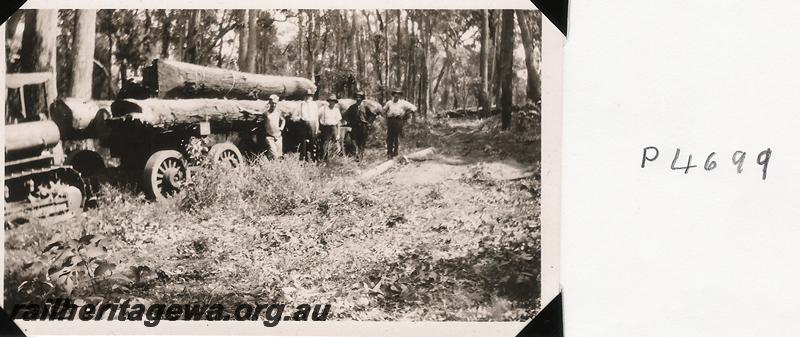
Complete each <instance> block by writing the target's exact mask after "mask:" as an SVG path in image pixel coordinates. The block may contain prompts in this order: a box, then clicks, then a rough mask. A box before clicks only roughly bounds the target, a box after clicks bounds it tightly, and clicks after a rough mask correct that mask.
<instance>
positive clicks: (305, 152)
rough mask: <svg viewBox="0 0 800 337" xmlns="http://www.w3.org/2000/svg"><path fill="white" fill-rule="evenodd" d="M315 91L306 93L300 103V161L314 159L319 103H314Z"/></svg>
mask: <svg viewBox="0 0 800 337" xmlns="http://www.w3.org/2000/svg"><path fill="white" fill-rule="evenodd" d="M314 93H315V90H311V89H309V90H308V92H306V99H305V100H304V101H302V102H300V121H301V133H302V135H301V136H302V137H301V139H302V140H301V141H300V160H309V159H316V147H317V133H318V132H319V103H317V102H316V101H314Z"/></svg>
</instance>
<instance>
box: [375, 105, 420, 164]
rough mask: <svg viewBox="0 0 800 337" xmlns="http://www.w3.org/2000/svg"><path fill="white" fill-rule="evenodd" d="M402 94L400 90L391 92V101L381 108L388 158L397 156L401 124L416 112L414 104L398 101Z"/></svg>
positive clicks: (401, 132)
mask: <svg viewBox="0 0 800 337" xmlns="http://www.w3.org/2000/svg"><path fill="white" fill-rule="evenodd" d="M402 94H403V91H402V90H400V89H394V90H392V99H391V100H390V101H388V102H386V104H384V106H383V111H385V113H386V154H387V155H388V156H389V157H390V158H391V157H395V156H397V153H398V150H399V147H400V136H401V135H402V134H403V124H405V122H406V120H407V119H408V117H409V116H410V115H411V114H413V113H415V112H417V107H416V106H414V104H411V103H410V102H409V101H406V100H404V99H400V96H401V95H402Z"/></svg>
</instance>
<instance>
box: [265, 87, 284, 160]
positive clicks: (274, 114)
mask: <svg viewBox="0 0 800 337" xmlns="http://www.w3.org/2000/svg"><path fill="white" fill-rule="evenodd" d="M280 100H281V99H280V97H278V95H270V96H269V102H267V104H268V106H267V118H265V119H264V128H265V129H266V143H267V157H268V158H269V159H273V160H274V159H278V158H283V137H281V132H282V131H283V128H284V127H285V126H286V120H285V119H283V116H281V112H280V111H278V110H277V109H275V107H277V106H278V102H279V101H280Z"/></svg>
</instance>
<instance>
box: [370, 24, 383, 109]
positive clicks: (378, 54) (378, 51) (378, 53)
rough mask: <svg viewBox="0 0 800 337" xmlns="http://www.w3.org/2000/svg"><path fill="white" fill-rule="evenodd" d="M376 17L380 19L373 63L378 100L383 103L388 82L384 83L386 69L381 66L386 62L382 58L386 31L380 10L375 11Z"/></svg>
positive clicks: (375, 38) (374, 38)
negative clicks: (378, 93)
mask: <svg viewBox="0 0 800 337" xmlns="http://www.w3.org/2000/svg"><path fill="white" fill-rule="evenodd" d="M375 16H377V18H378V32H377V33H375V36H374V37H373V41H375V53H374V54H373V58H372V61H373V63H374V67H375V68H374V70H375V73H376V74H377V76H378V84H379V87H378V88H379V89H380V95H379V97H378V100H379V101H380V102H381V103H383V102H384V101H385V97H384V92H385V90H384V88H386V82H385V81H384V79H385V77H384V72H383V71H384V69H383V67H382V66H381V65H382V64H383V62H384V57H383V56H382V52H383V50H384V48H383V47H384V45H386V38H385V36H384V35H383V32H384V31H385V22H384V21H383V17H382V16H381V11H380V10H377V9H376V10H375Z"/></svg>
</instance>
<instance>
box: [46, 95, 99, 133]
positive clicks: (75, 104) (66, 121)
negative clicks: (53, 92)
mask: <svg viewBox="0 0 800 337" xmlns="http://www.w3.org/2000/svg"><path fill="white" fill-rule="evenodd" d="M110 107H111V101H91V100H89V101H85V100H82V99H77V98H59V99H56V101H55V102H53V104H52V105H51V106H50V114H51V117H52V119H53V122H55V123H56V125H58V130H59V131H61V135H62V136H64V137H66V138H74V137H76V136H79V135H84V136H87V137H91V136H92V134H91V133H92V132H93V131H94V130H93V126H94V125H96V124H97V120H98V119H105V118H108V117H110V113H109V110H110Z"/></svg>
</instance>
